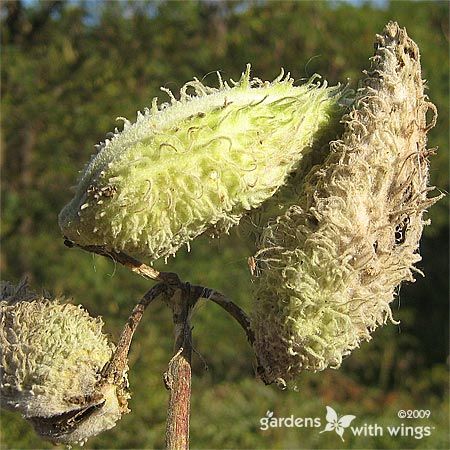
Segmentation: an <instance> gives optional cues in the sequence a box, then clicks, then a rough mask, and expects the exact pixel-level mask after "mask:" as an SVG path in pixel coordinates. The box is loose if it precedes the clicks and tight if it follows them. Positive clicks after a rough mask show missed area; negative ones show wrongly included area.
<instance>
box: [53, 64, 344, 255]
mask: <svg viewBox="0 0 450 450" xmlns="http://www.w3.org/2000/svg"><path fill="white" fill-rule="evenodd" d="M219 80H220V87H219V88H218V89H215V88H211V87H207V86H204V85H203V84H202V83H201V82H200V81H198V80H197V79H195V80H194V81H191V82H189V83H187V84H186V85H185V86H184V87H183V88H182V89H181V92H180V95H181V98H180V100H176V99H175V97H174V96H173V95H172V93H170V92H169V91H168V92H169V95H170V96H171V100H172V101H171V104H164V105H162V107H161V108H158V106H157V103H156V99H155V100H154V102H153V106H152V109H151V110H146V111H145V113H144V114H140V113H138V117H137V121H136V122H135V123H134V124H131V123H130V122H128V121H127V120H125V123H124V129H123V131H121V132H118V131H117V130H116V133H115V134H114V135H113V136H112V137H111V139H107V140H106V141H105V143H103V144H101V145H100V146H99V152H98V154H97V155H95V156H93V158H92V159H91V161H90V163H89V164H88V165H87V166H86V168H85V169H84V172H83V173H82V175H81V178H80V180H79V184H78V187H77V190H76V195H75V197H74V199H73V200H72V201H71V202H70V203H69V204H68V205H67V206H66V207H65V208H64V209H63V210H62V212H61V213H60V216H59V224H60V227H61V229H62V231H63V233H64V235H65V236H66V237H67V238H69V239H70V240H72V241H74V242H76V243H77V244H79V245H85V246H86V245H98V246H104V247H105V248H106V249H109V250H114V251H124V252H126V253H129V254H132V255H135V256H143V257H146V258H148V259H150V260H152V261H153V260H155V259H157V258H159V257H162V256H164V257H166V256H168V255H171V254H175V252H176V251H177V250H178V249H179V248H180V246H182V245H184V244H188V243H189V241H190V240H192V239H194V238H195V237H197V236H198V235H200V234H201V233H203V232H204V231H205V230H207V229H210V228H211V227H212V226H213V225H215V226H216V227H217V228H218V229H220V230H221V232H224V231H225V232H226V231H228V229H229V228H230V227H231V226H232V225H234V224H236V223H238V222H239V219H240V218H241V216H242V215H243V214H244V213H245V212H246V211H248V210H251V209H252V208H255V207H257V206H259V205H260V204H261V203H262V202H263V201H264V200H266V199H267V198H268V197H270V196H272V194H273V193H274V192H275V191H276V190H277V189H278V188H279V187H280V186H281V185H282V184H283V183H284V181H285V179H286V176H287V174H288V173H289V171H291V170H292V169H293V167H294V166H295V165H296V164H298V163H299V161H300V160H301V158H302V156H303V155H304V154H305V153H307V151H308V150H309V149H310V148H311V146H312V144H313V142H314V140H315V139H316V138H317V136H318V135H319V134H320V132H321V131H322V130H324V129H326V127H327V126H334V125H335V122H336V121H337V120H338V118H339V117H340V116H341V115H342V110H341V107H340V99H341V94H342V89H340V88H339V87H335V88H327V87H326V83H324V84H322V85H319V84H317V83H314V80H310V81H309V82H308V83H306V84H305V85H303V86H298V87H297V86H294V85H293V79H291V78H290V77H289V74H288V75H287V76H286V77H284V75H283V72H282V74H281V75H280V76H279V77H278V78H277V79H276V80H274V81H273V82H262V81H261V80H259V79H250V68H249V66H248V67H247V71H246V72H245V73H244V74H243V75H242V77H241V79H240V81H239V82H237V83H235V82H233V86H232V87H230V86H229V85H228V84H227V83H223V82H222V80H221V79H220V76H219ZM188 89H193V90H194V92H195V94H194V95H192V96H191V95H189V94H188ZM332 118H334V119H335V120H334V121H333V120H332ZM331 124H332V125H331Z"/></svg>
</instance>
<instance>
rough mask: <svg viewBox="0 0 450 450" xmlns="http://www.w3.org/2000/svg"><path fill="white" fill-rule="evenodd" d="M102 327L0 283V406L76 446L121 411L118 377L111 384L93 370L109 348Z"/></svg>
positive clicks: (123, 400)
mask: <svg viewBox="0 0 450 450" xmlns="http://www.w3.org/2000/svg"><path fill="white" fill-rule="evenodd" d="M102 326H103V322H102V321H101V319H99V318H97V319H94V318H92V317H90V316H89V314H88V313H87V312H86V311H85V310H84V309H82V308H81V307H80V306H75V305H72V304H69V303H60V301H59V300H58V299H49V298H48V296H43V295H38V294H36V293H34V292H31V291H30V290H29V289H28V288H27V286H26V284H25V283H21V284H19V285H18V286H17V287H16V286H14V285H12V284H11V283H3V282H2V284H1V295H0V344H1V352H0V394H1V396H0V399H1V406H2V407H3V408H6V409H11V410H14V411H18V412H20V413H22V415H23V416H24V417H25V418H26V419H27V420H29V421H30V422H31V423H32V424H33V426H34V427H35V429H36V431H37V432H38V433H39V434H40V435H41V436H42V437H44V438H46V439H48V440H50V441H52V442H55V443H66V444H71V443H84V442H85V441H86V440H87V439H88V438H89V437H91V436H94V435H96V434H98V433H100V432H101V431H103V430H107V429H109V428H112V427H114V426H115V424H116V422H117V420H118V419H119V418H120V417H121V415H122V414H123V413H126V412H128V409H127V399H128V398H129V395H128V393H127V391H126V383H127V381H126V374H125V373H124V379H123V380H122V381H123V383H122V382H121V383H119V384H120V385H119V386H115V385H112V384H108V383H102V382H101V381H102V380H101V370H102V368H103V367H104V366H105V365H106V364H107V363H108V362H109V360H110V358H111V356H112V354H113V350H114V346H113V345H112V344H111V343H109V342H108V339H107V337H106V335H104V334H103V333H102Z"/></svg>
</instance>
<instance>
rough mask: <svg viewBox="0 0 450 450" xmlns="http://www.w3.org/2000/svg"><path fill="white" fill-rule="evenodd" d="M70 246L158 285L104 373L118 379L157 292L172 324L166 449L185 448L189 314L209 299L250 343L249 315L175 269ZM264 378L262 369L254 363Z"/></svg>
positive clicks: (140, 306)
mask: <svg viewBox="0 0 450 450" xmlns="http://www.w3.org/2000/svg"><path fill="white" fill-rule="evenodd" d="M65 244H66V245H67V246H68V247H79V248H81V249H82V250H85V251H88V252H91V253H96V254H98V255H101V256H105V257H108V258H111V259H112V260H113V261H115V262H119V263H120V264H122V265H124V266H125V267H127V268H129V269H130V270H132V271H133V272H135V273H137V274H138V275H140V276H142V277H144V278H147V279H152V280H158V281H160V283H158V284H156V285H155V286H153V288H152V289H150V290H149V291H148V292H147V293H146V294H145V296H144V297H143V298H142V300H141V301H140V302H139V303H138V305H136V307H135V308H134V309H133V312H132V313H131V316H130V318H129V319H128V322H127V324H126V325H125V328H124V330H123V332H122V335H121V338H120V340H119V344H118V346H117V349H116V352H115V354H114V356H113V358H112V360H111V363H110V364H109V365H108V366H107V367H106V368H105V374H104V375H105V377H109V378H110V377H117V376H119V374H120V373H122V371H123V369H124V367H125V364H126V356H127V354H128V350H129V347H130V343H131V339H132V337H133V333H134V331H135V329H136V327H137V325H138V324H139V321H140V320H141V318H142V315H143V312H144V310H145V308H146V307H147V306H148V304H149V303H150V302H152V301H153V300H154V299H156V298H157V297H158V296H159V295H160V294H164V298H165V302H166V304H167V305H168V306H169V308H170V309H171V310H172V316H173V323H174V328H175V346H174V356H173V358H172V359H171V360H170V362H169V366H168V369H167V371H166V373H165V374H164V383H165V385H166V388H167V389H168V390H169V391H170V395H169V404H168V409H167V423H166V447H167V449H169V450H186V449H188V448H189V415H190V399H191V373H192V372H191V356H192V333H191V325H190V315H191V312H192V309H193V307H194V306H195V304H196V302H197V301H198V300H199V299H200V298H204V299H206V300H211V301H212V302H214V303H216V304H217V305H219V306H220V307H221V308H222V309H223V310H224V311H226V312H227V313H228V314H230V315H231V317H233V319H235V320H236V322H238V323H239V325H240V326H241V327H242V329H243V330H244V332H245V334H246V336H247V339H248V341H249V343H250V344H251V345H253V343H254V340H255V337H254V334H253V331H252V329H251V327H250V319H249V317H248V315H247V314H246V313H245V311H243V310H242V309H241V308H240V307H239V306H238V305H236V304H235V303H234V302H233V301H231V300H230V299H228V298H227V297H226V296H225V295H223V294H221V293H220V292H217V291H215V290H214V289H210V288H207V287H204V286H199V285H191V284H190V283H187V282H182V281H181V280H180V278H179V276H178V275H177V274H176V273H173V272H159V271H157V270H155V269H153V268H152V267H150V266H147V265H146V264H143V263H141V262H140V261H138V260H137V259H135V258H132V257H131V256H128V255H126V254H124V253H122V252H111V251H107V250H105V249H104V248H103V247H99V246H80V245H77V244H75V243H73V242H71V241H68V240H67V239H66V240H65ZM257 370H258V373H259V375H260V377H261V378H262V379H263V381H265V382H266V380H265V379H264V373H263V372H262V371H261V370H260V367H258V369H257Z"/></svg>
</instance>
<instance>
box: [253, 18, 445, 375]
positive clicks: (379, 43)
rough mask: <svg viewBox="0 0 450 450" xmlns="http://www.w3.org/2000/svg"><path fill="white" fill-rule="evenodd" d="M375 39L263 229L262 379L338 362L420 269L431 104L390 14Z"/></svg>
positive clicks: (256, 315)
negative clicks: (331, 136)
mask: <svg viewBox="0 0 450 450" xmlns="http://www.w3.org/2000/svg"><path fill="white" fill-rule="evenodd" d="M375 48H376V50H375V56H374V57H373V58H372V61H371V69H370V71H369V72H367V78H366V79H365V80H364V81H363V83H362V86H361V87H360V89H359V90H358V92H357V98H356V101H355V105H354V107H353V109H352V111H351V112H350V113H349V114H348V115H346V116H344V124H345V130H344V134H343V136H342V138H341V140H339V141H337V142H334V143H332V144H331V152H330V154H329V156H328V157H327V158H326V159H325V162H324V163H323V164H322V165H321V166H318V167H317V166H316V167H314V168H313V169H312V170H311V172H310V173H309V174H308V176H307V177H306V179H305V182H304V184H303V186H302V189H301V192H300V195H299V197H298V201H297V204H296V205H293V206H291V207H290V208H289V209H288V210H287V212H286V214H284V215H281V216H280V217H278V218H277V219H276V220H274V221H272V222H271V223H270V224H269V226H268V227H267V228H266V229H265V230H264V232H263V236H262V239H261V242H260V246H259V251H258V253H257V255H256V261H257V263H258V266H259V267H260V276H259V277H258V278H256V279H255V291H256V292H255V303H254V310H253V317H252V327H253V329H254V332H255V337H256V342H255V350H256V353H257V355H258V358H259V360H260V363H261V366H262V370H263V379H264V380H265V381H266V382H269V383H270V382H273V381H277V380H279V381H280V382H282V383H283V382H285V381H289V380H293V379H295V378H296V377H297V376H298V374H299V373H300V372H301V371H302V370H313V371H319V370H323V369H325V368H327V367H330V368H338V367H339V366H340V365H341V362H342V358H343V357H344V356H346V355H348V354H349V353H350V352H351V351H352V350H353V349H354V348H356V347H358V346H359V345H360V343H361V341H364V340H370V338H371V336H370V333H371V332H372V331H373V330H374V329H375V328H376V327H378V326H379V325H381V324H384V323H385V322H386V321H387V320H393V319H392V315H391V309H390V306H389V304H390V302H391V301H392V300H393V299H394V297H395V289H396V287H397V286H398V285H399V284H400V283H401V282H402V281H414V278H413V271H417V272H420V271H419V270H418V269H415V267H414V265H415V264H416V263H417V262H418V261H420V259H421V258H420V255H419V252H418V248H419V240H420V237H421V234H422V229H423V226H424V224H425V222H424V220H423V213H424V212H425V210H426V209H427V208H428V207H429V206H430V205H432V204H433V203H434V202H435V201H436V200H437V198H427V193H428V192H429V191H430V190H431V189H432V188H430V187H429V186H428V170H429V167H428V158H427V157H428V155H429V154H430V153H431V151H430V150H427V148H426V134H427V132H428V130H429V129H430V128H431V127H432V126H433V125H434V123H435V120H436V108H435V106H434V105H433V104H432V103H430V102H429V101H428V99H427V97H426V96H425V95H424V86H423V81H422V79H421V70H420V60H419V49H418V47H417V45H416V44H415V43H414V42H413V41H412V40H411V39H410V38H409V37H408V36H407V34H406V31H405V30H404V29H401V28H399V26H398V25H397V24H396V23H389V24H388V25H387V26H386V27H385V29H384V31H383V34H382V35H381V36H380V35H379V36H377V40H376V45H375ZM429 110H431V111H432V112H433V119H432V121H431V123H429V124H427V120H426V114H427V111H429Z"/></svg>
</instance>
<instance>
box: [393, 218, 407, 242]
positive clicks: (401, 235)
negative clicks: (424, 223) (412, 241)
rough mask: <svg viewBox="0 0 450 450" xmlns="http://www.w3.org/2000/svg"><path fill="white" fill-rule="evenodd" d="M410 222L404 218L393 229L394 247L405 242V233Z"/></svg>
mask: <svg viewBox="0 0 450 450" xmlns="http://www.w3.org/2000/svg"><path fill="white" fill-rule="evenodd" d="M409 223H410V220H409V217H408V216H406V217H405V218H404V219H403V220H402V221H401V222H400V223H398V224H397V225H396V227H395V245H401V244H403V243H404V242H405V240H406V232H407V230H408V226H409Z"/></svg>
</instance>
